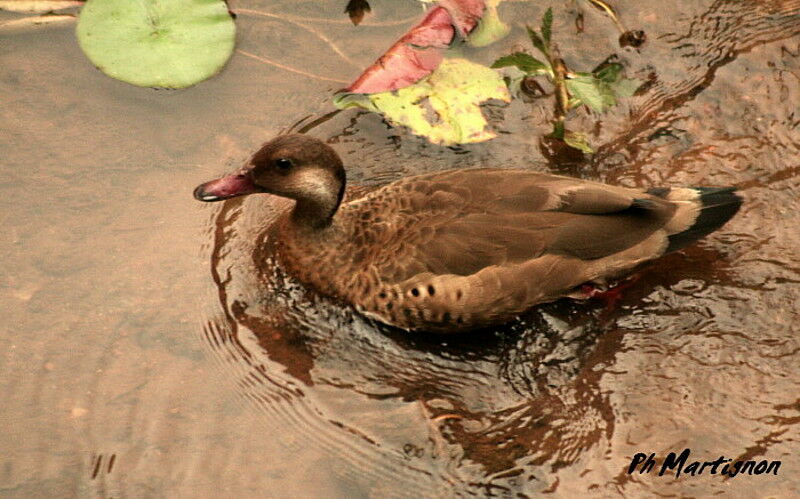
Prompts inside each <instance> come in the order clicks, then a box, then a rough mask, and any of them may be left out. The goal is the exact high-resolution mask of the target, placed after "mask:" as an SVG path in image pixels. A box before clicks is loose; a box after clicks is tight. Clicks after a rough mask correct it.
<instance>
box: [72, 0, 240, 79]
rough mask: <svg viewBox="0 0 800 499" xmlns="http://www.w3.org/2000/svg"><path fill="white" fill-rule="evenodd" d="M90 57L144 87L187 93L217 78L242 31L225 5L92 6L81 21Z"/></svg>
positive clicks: (216, 0) (142, 1) (153, 0)
mask: <svg viewBox="0 0 800 499" xmlns="http://www.w3.org/2000/svg"><path fill="white" fill-rule="evenodd" d="M77 34H78V41H79V42H80V45H81V49H83V51H84V53H85V54H86V56H87V57H88V58H89V59H90V60H91V61H92V62H93V63H94V64H95V66H97V67H98V68H99V69H100V70H101V71H103V72H104V73H106V74H107V75H109V76H111V77H113V78H116V79H119V80H122V81H125V82H128V83H132V84H134V85H139V86H143V87H166V88H183V87H188V86H191V85H194V84H196V83H198V82H200V81H202V80H205V79H206V78H209V77H211V76H213V75H214V74H216V73H217V72H218V71H219V70H220V69H222V67H223V66H224V65H225V62H227V60H228V58H229V57H230V55H231V53H232V52H233V47H234V41H235V35H236V27H235V25H234V23H233V19H232V18H231V16H230V14H229V13H228V7H227V5H226V4H225V3H224V2H223V1H222V0H136V1H131V0H89V1H88V2H87V3H86V6H85V7H84V8H83V10H82V11H81V15H80V20H79V21H78V29H77Z"/></svg>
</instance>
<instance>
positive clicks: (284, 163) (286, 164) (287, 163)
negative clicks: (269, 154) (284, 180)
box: [275, 158, 292, 171]
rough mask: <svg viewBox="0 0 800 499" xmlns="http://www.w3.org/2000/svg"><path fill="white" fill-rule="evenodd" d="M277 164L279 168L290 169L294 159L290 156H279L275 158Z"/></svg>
mask: <svg viewBox="0 0 800 499" xmlns="http://www.w3.org/2000/svg"><path fill="white" fill-rule="evenodd" d="M275 166H277V167H278V169H279V170H284V171H285V170H288V169H289V168H291V167H292V160H291V159H289V158H278V159H276V160H275Z"/></svg>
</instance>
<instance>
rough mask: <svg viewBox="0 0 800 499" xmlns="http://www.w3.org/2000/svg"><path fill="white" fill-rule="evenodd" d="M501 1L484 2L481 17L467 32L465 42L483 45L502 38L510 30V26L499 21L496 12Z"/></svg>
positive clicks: (490, 0)
mask: <svg viewBox="0 0 800 499" xmlns="http://www.w3.org/2000/svg"><path fill="white" fill-rule="evenodd" d="M502 1H503V0H489V1H487V2H486V10H484V11H483V17H481V20H480V21H479V22H478V26H477V27H476V28H475V29H474V30H472V33H470V34H469V37H468V38H467V43H469V44H470V45H472V46H473V47H485V46H487V45H491V44H492V43H494V42H496V41H499V40H502V39H503V38H505V37H506V36H507V35H508V34H509V33H510V32H511V27H510V26H509V25H507V24H505V23H504V22H503V21H501V20H500V16H499V15H498V14H497V5H498V4H499V3H500V2H502Z"/></svg>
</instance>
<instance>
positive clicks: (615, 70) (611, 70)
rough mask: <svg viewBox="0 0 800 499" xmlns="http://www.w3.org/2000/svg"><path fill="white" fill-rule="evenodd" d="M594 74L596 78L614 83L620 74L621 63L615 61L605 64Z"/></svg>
mask: <svg viewBox="0 0 800 499" xmlns="http://www.w3.org/2000/svg"><path fill="white" fill-rule="evenodd" d="M594 75H595V76H596V77H597V79H598V80H603V81H604V82H606V83H615V82H616V81H617V80H619V78H620V76H621V75H622V64H619V63H616V62H612V63H610V64H605V65H603V67H601V68H600V69H599V70H597V71H596V72H595V73H594Z"/></svg>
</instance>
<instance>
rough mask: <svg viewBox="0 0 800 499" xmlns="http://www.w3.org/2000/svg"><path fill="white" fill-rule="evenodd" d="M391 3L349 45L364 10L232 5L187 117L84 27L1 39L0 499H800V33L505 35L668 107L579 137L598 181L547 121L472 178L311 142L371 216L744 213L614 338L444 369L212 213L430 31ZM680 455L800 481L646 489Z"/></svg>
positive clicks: (638, 19)
mask: <svg viewBox="0 0 800 499" xmlns="http://www.w3.org/2000/svg"><path fill="white" fill-rule="evenodd" d="M370 3H371V4H372V6H373V15H371V16H369V17H367V18H366V19H365V21H364V23H363V24H362V25H361V26H359V27H357V28H356V27H353V26H352V25H350V24H349V21H347V19H346V16H344V15H343V14H342V13H341V10H342V9H343V8H344V2H343V1H342V2H316V1H314V2H312V1H292V2H288V1H266V0H262V1H257V0H252V1H241V2H236V3H234V4H232V8H233V9H234V10H236V9H237V8H240V9H242V10H241V12H240V14H239V17H238V19H237V23H238V26H239V39H238V47H239V50H240V52H237V53H236V54H235V55H234V57H233V58H232V60H231V61H230V63H229V65H228V66H227V67H226V68H225V70H224V71H223V72H222V73H221V74H220V75H218V76H217V77H215V78H213V79H211V80H209V81H207V82H204V83H202V84H200V85H198V86H196V87H194V88H192V89H188V90H183V91H156V90H150V89H139V88H135V87H131V86H129V85H126V84H123V83H120V82H117V81H114V80H111V79H109V78H107V77H105V76H103V75H102V74H101V73H99V72H98V71H97V70H95V69H94V68H93V67H92V66H91V64H90V63H89V62H88V61H87V60H86V59H85V58H84V57H83V55H82V54H81V53H80V50H79V48H78V46H77V42H76V41H75V38H74V34H73V32H72V28H71V27H69V26H63V27H48V28H43V29H36V30H30V31H22V32H20V31H15V32H13V33H12V32H0V68H2V69H0V95H2V105H0V152H1V154H0V157H2V160H0V165H2V168H3V174H4V178H5V180H4V181H3V182H0V193H1V194H2V197H3V199H4V200H5V205H4V206H5V207H4V209H3V210H2V212H0V220H2V223H3V229H4V231H3V232H4V234H5V236H6V237H5V238H3V239H2V242H0V252H1V253H0V254H1V255H2V258H1V259H0V265H1V266H2V267H0V268H1V270H0V303H1V304H2V307H3V310H4V311H5V313H6V320H5V321H4V323H5V328H4V334H3V335H2V336H0V349H2V352H3V354H2V363H0V380H2V381H0V383H2V389H1V390H0V393H2V397H3V398H2V405H0V407H2V408H1V409H0V421H2V422H3V427H4V428H5V432H4V436H3V438H2V439H0V455H2V456H3V457H2V466H0V493H2V494H4V495H7V496H9V497H49V496H65V497H68V496H76V495H78V496H92V497H93V496H97V497H129V496H130V497H149V496H211V495H214V496H224V497H241V496H255V495H257V496H268V497H273V496H274V497H287V496H289V497H314V496H325V497H391V496H414V497H420V496H425V497H433V496H452V495H455V494H459V495H465V496H466V495H476V496H485V495H495V496H506V497H526V496H532V495H537V494H538V493H542V492H546V493H548V494H552V495H555V496H559V497H574V496H576V495H578V494H584V495H586V494H591V495H597V496H603V497H609V496H612V497H615V496H623V495H624V496H632V497H637V496H650V495H654V494H659V495H666V496H709V495H712V494H725V493H728V494H734V495H737V496H742V497H766V496H772V497H788V496H793V495H798V493H800V490H798V485H797V484H798V482H797V480H795V479H794V478H793V477H795V476H796V475H797V471H798V470H800V461H799V460H798V457H797V456H798V455H799V454H800V446H799V445H798V438H799V437H800V429H799V427H798V422H800V398H799V396H798V393H800V389H799V388H800V387H799V386H798V384H799V381H800V377H799V376H798V374H799V373H798V367H797V366H798V365H800V344H799V343H798V332H799V331H798V326H797V325H796V324H798V323H800V311H798V307H797V303H798V300H800V286H798V284H800V263H798V262H800V251H798V248H800V235H798V234H800V233H798V231H797V226H798V223H800V215H798V213H800V201H798V199H800V196H799V195H800V112H798V102H800V62H798V61H800V59H799V58H798V57H800V2H798V1H796V0H786V1H769V2H768V1H760V2H759V1H737V2H733V1H722V0H718V1H692V2H680V3H671V4H670V3H665V2H655V1H646V2H617V5H616V7H617V9H618V11H619V13H620V16H621V18H622V19H623V21H624V22H625V23H626V25H628V27H629V28H631V29H633V28H637V29H643V30H645V32H646V33H647V42H646V43H645V45H644V46H642V47H641V48H640V49H638V50H637V49H633V48H630V47H629V48H620V47H619V44H618V42H617V38H618V36H619V33H618V32H617V31H616V29H615V27H614V26H613V25H612V24H611V23H610V22H609V21H608V19H607V18H605V17H604V16H603V14H602V13H600V12H597V11H595V10H593V9H592V8H591V7H587V6H586V5H585V4H584V3H579V4H578V6H579V7H576V6H575V5H574V4H570V3H567V4H565V3H563V2H545V3H535V4H533V3H529V2H511V1H507V2H505V3H504V4H502V6H501V14H503V15H505V16H507V18H508V19H514V20H515V21H516V22H518V24H516V25H515V26H514V31H513V32H512V34H511V36H510V37H509V38H508V39H506V40H504V41H503V42H501V43H500V44H499V45H498V46H497V47H496V50H497V52H498V53H505V52H506V51H510V50H514V49H516V48H518V47H522V46H527V43H528V42H527V41H526V40H525V36H524V30H523V25H524V23H525V22H533V23H535V22H536V20H537V19H538V18H539V17H540V16H541V13H542V11H543V9H544V8H545V7H546V6H547V5H549V4H550V3H552V4H553V6H554V7H555V12H556V21H555V28H554V32H555V36H556V40H557V42H558V44H559V47H560V49H561V52H562V55H563V56H564V57H565V59H566V60H567V63H568V64H569V65H570V66H571V67H575V68H577V69H581V70H584V69H591V68H592V67H594V66H595V65H596V64H597V63H599V62H601V61H602V60H604V59H605V58H607V57H609V56H612V55H616V57H618V58H619V59H620V60H621V61H622V62H623V64H624V65H625V66H626V68H627V72H628V75H629V76H632V77H637V78H640V79H642V80H645V81H648V82H649V83H648V86H647V88H646V90H645V91H643V92H642V93H641V95H637V96H635V97H634V98H632V99H629V100H627V101H626V102H624V103H622V104H621V105H619V106H617V107H616V108H614V109H612V110H611V111H610V112H608V113H606V114H603V115H601V116H597V115H592V114H589V113H585V112H583V111H580V112H577V113H575V115H574V116H572V117H571V118H570V121H569V123H570V126H571V127H572V128H574V129H576V130H582V131H586V132H588V133H589V135H590V140H591V142H592V144H594V145H595V147H596V149H597V154H595V155H594V156H593V157H592V158H591V159H590V160H586V161H579V162H572V163H571V164H565V163H564V162H563V161H559V162H554V161H553V160H552V158H549V157H548V156H546V155H545V154H543V152H542V151H543V150H542V147H541V145H540V143H539V137H541V136H542V135H544V134H546V133H548V132H549V125H548V121H549V120H550V119H551V118H552V101H551V100H549V99H537V100H534V101H532V102H523V101H522V100H517V101H514V102H513V103H512V104H511V105H509V106H502V107H498V106H494V107H490V108H487V109H486V113H487V115H488V116H489V117H490V118H491V121H492V123H493V126H494V127H496V129H497V130H498V132H499V133H500V135H499V137H498V139H496V140H493V141H490V142H487V143H484V144H478V145H472V146H466V147H462V148H441V147H438V146H432V145H429V144H427V143H426V142H425V141H424V140H422V139H419V138H415V137H412V136H410V135H408V134H407V133H405V132H403V131H402V130H397V129H392V128H389V127H387V126H386V125H385V124H384V123H383V122H382V121H381V120H380V119H379V118H378V117H376V116H374V115H371V114H366V113H359V112H356V111H347V112H344V113H340V114H338V115H336V116H335V117H333V118H332V119H330V120H328V121H326V122H324V123H322V124H320V125H318V126H315V127H313V128H312V129H311V130H310V131H309V133H310V134H312V135H314V136H316V137H320V138H322V139H325V140H328V141H329V142H330V143H331V144H332V145H333V146H334V147H335V148H336V149H337V150H338V151H339V152H340V154H341V155H342V157H343V159H344V161H345V163H346V165H347V167H348V176H349V179H350V181H351V184H353V185H362V186H367V188H368V187H369V186H373V185H378V184H380V183H383V182H387V181H391V180H394V179H398V178H401V177H403V176H406V175H412V174H418V173H423V172H428V171H436V170H441V169H446V168H454V167H456V168H471V167H480V166H489V165H491V166H504V167H518V168H531V169H535V170H538V171H552V172H559V173H564V174H569V175H575V176H581V177H584V178H589V179H596V180H602V181H606V182H612V183H616V184H621V185H628V186H643V187H651V186H661V185H734V186H737V187H739V188H740V189H741V192H742V194H743V196H744V197H745V198H746V203H745V205H744V207H743V209H742V211H741V212H740V213H739V214H738V215H737V217H736V218H735V219H734V220H733V221H731V222H730V223H729V224H728V225H726V226H725V227H724V228H723V229H722V230H721V231H719V232H717V233H715V234H714V235H712V236H711V237H708V238H707V239H705V240H704V241H702V242H701V243H699V244H697V245H694V246H692V247H690V248H687V249H686V250H684V251H682V252H680V253H677V254H673V255H670V256H668V257H666V258H664V259H662V260H660V261H658V262H656V263H654V264H652V265H649V266H647V267H646V268H645V269H643V270H642V272H641V278H640V280H639V281H638V282H637V283H636V284H635V285H634V286H633V287H631V288H629V289H628V290H626V292H625V295H624V298H623V300H622V301H621V303H619V305H618V307H617V308H616V309H614V310H613V311H612V312H606V311H605V310H604V309H603V307H602V306H601V305H599V304H595V303H588V304H582V303H571V302H559V303H555V304H551V305H547V306H544V307H541V308H539V309H537V310H534V311H531V312H530V313H529V314H527V315H526V316H525V317H523V318H521V320H520V321H519V322H518V323H515V324H512V325H508V326H504V327H501V328H495V329H493V330H489V331H484V332H482V333H480V334H474V335H470V336H463V337H447V338H437V337H425V336H421V335H409V334H405V333H402V332H398V331H394V330H390V329H388V328H383V327H379V326H376V325H375V324H373V323H370V322H368V321H365V320H364V319H362V318H361V317H360V316H358V315H357V314H354V313H353V312H352V311H350V310H349V309H348V308H347V307H343V306H341V305H340V304H338V303H336V302H334V301H331V300H329V299H327V298H324V297H321V296H318V295H316V294H315V293H314V292H313V291H311V290H308V289H306V288H304V287H303V286H302V285H300V284H299V283H297V282H296V281H295V280H294V279H293V278H292V277H291V276H290V275H286V273H285V272H283V271H282V269H281V268H280V266H279V265H277V264H276V263H275V262H274V260H273V259H271V253H270V243H271V241H272V239H271V233H270V223H271V221H272V220H274V219H275V217H276V216H277V214H279V213H280V212H281V210H284V209H286V207H287V203H285V202H282V201H280V200H276V199H274V198H270V197H268V196H251V197H249V198H246V199H235V200H231V201H228V202H226V203H223V204H215V205H201V204H199V203H197V202H195V201H194V200H193V199H191V190H192V189H193V187H194V186H195V185H196V184H198V183H199V182H201V181H205V180H208V179H210V178H213V177H214V176H217V175H219V174H221V173H223V172H226V171H230V170H233V169H234V168H236V167H238V166H239V165H240V164H241V163H242V161H244V160H246V159H247V157H248V155H249V154H250V152H252V151H253V150H255V149H256V148H257V147H258V145H259V144H261V143H262V142H264V141H266V140H267V139H269V138H270V137H271V136H273V135H275V134H276V133H279V132H280V131H281V130H283V129H285V128H287V127H288V126H290V125H291V124H292V123H295V122H297V121H298V120H301V119H303V118H305V117H307V116H311V118H309V119H308V120H306V122H308V121H311V120H312V119H313V118H314V117H317V116H321V115H323V114H324V113H326V112H328V111H330V110H331V107H330V104H329V100H328V97H329V95H330V94H331V93H332V92H333V91H335V90H336V89H338V88H340V87H342V86H343V85H344V83H343V82H347V81H350V80H352V79H353V78H354V77H355V76H356V75H357V74H358V73H359V70H360V68H363V67H365V66H366V65H367V64H369V63H371V62H372V60H373V59H374V58H375V57H376V56H377V54H379V53H380V52H381V51H382V50H383V49H385V48H386V47H387V46H389V45H390V44H391V43H392V42H393V40H395V39H396V38H397V37H399V36H400V35H401V34H402V33H403V32H404V31H405V30H406V29H407V28H408V26H410V25H411V24H412V23H413V20H414V19H415V18H417V17H418V15H419V12H420V11H419V7H418V5H417V4H416V3H415V2H411V1H408V2H405V1H399V0H391V1H390V0H384V1H372V2H370ZM340 4H341V5H340ZM577 8H580V9H582V11H583V14H584V20H585V22H584V24H585V29H584V31H583V32H582V33H577V32H576V28H575V23H574V21H575V17H576V15H577V13H578V12H577V10H576V9H577ZM244 9H247V11H245V10H244ZM11 18H15V16H14V15H12V14H6V13H3V14H0V21H2V20H5V19H11ZM493 50H494V48H493ZM493 54H494V52H491V51H489V52H487V51H469V50H468V51H466V52H465V55H466V56H468V57H470V58H473V59H475V60H479V61H483V62H491V59H492V57H493ZM361 192H363V189H362V190H358V189H356V190H355V191H354V192H353V193H352V194H351V195H353V196H357V195H359V193H361ZM687 447H688V448H691V449H692V456H693V458H696V459H699V460H713V459H716V458H717V457H719V456H720V455H724V456H726V457H727V458H739V459H755V460H761V459H767V460H781V461H782V462H783V465H782V468H781V470H780V474H779V476H777V477H775V476H759V477H755V476H740V477H736V478H733V479H728V480H725V479H723V478H722V477H720V476H707V475H704V476H702V477H694V478H692V477H681V478H679V479H676V478H675V477H674V476H664V477H658V476H654V475H652V474H651V475H641V476H639V475H632V476H629V475H627V474H626V473H625V470H626V468H627V465H628V464H629V463H630V459H631V457H632V456H633V454H635V453H636V452H647V453H649V452H655V453H657V454H658V455H659V456H663V455H665V454H666V453H667V452H670V451H675V452H679V451H681V450H683V449H684V448H687Z"/></svg>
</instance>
